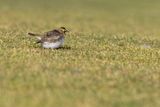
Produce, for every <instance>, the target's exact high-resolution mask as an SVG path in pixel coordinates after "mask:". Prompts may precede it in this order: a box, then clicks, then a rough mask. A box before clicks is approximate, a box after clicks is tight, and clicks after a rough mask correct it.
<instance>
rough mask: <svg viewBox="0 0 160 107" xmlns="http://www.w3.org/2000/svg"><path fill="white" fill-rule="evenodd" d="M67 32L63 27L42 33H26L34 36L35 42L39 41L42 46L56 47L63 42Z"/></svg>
mask: <svg viewBox="0 0 160 107" xmlns="http://www.w3.org/2000/svg"><path fill="white" fill-rule="evenodd" d="M67 32H69V30H67V29H66V28H65V27H60V28H58V29H53V30H51V31H48V32H45V33H43V34H37V33H30V32H29V33H28V35H30V36H35V37H36V38H37V39H38V40H37V42H36V43H40V44H41V46H42V47H43V48H47V49H49V48H51V49H57V48H60V47H61V46H62V45H63V44H64V39H65V35H66V33H67Z"/></svg>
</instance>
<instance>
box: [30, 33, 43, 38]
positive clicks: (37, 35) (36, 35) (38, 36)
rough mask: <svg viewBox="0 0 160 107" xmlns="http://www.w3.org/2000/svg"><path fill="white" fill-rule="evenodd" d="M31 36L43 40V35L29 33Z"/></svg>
mask: <svg viewBox="0 0 160 107" xmlns="http://www.w3.org/2000/svg"><path fill="white" fill-rule="evenodd" d="M28 35H30V36H35V37H36V38H37V39H38V40H41V37H40V36H41V35H40V34H35V33H28Z"/></svg>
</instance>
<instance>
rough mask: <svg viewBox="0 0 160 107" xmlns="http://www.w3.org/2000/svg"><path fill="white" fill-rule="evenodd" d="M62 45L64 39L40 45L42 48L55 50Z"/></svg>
mask: <svg viewBox="0 0 160 107" xmlns="http://www.w3.org/2000/svg"><path fill="white" fill-rule="evenodd" d="M63 43H64V39H62V40H59V41H57V42H54V43H49V42H44V43H42V46H43V47H44V48H52V49H56V48H59V47H61V46H62V45H63Z"/></svg>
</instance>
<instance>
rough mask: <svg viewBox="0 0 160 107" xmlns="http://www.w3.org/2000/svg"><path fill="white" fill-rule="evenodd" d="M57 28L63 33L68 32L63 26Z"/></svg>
mask: <svg viewBox="0 0 160 107" xmlns="http://www.w3.org/2000/svg"><path fill="white" fill-rule="evenodd" d="M59 30H60V31H61V32H63V33H64V34H65V33H66V32H69V31H68V30H67V29H66V28H65V27H60V28H59Z"/></svg>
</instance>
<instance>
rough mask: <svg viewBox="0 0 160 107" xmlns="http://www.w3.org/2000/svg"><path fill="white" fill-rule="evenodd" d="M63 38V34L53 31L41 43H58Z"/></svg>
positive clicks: (46, 34)
mask: <svg viewBox="0 0 160 107" xmlns="http://www.w3.org/2000/svg"><path fill="white" fill-rule="evenodd" d="M62 37H63V34H62V33H61V32H60V31H58V30H52V31H49V32H46V33H45V34H44V36H43V37H42V39H41V42H45V41H47V42H56V41H57V40H59V39H61V38H62Z"/></svg>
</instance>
